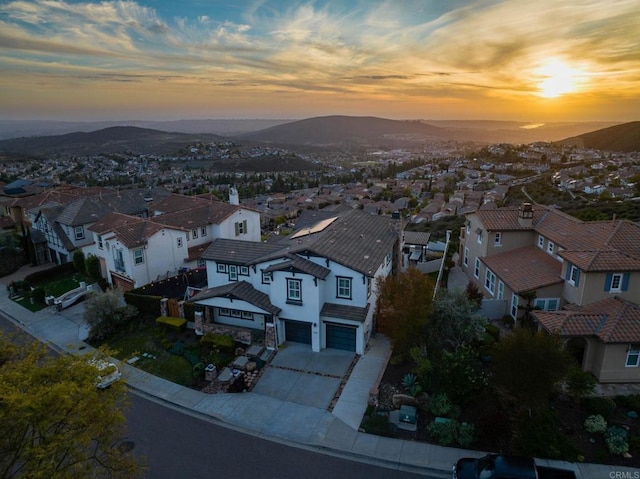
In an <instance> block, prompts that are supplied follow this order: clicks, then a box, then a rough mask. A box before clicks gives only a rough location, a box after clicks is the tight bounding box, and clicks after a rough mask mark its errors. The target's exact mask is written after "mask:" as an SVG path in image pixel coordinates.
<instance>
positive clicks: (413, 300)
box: [376, 267, 434, 359]
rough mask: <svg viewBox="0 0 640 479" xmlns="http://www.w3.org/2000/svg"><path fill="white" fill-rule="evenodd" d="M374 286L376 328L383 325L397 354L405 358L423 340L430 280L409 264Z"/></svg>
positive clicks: (428, 304)
mask: <svg viewBox="0 0 640 479" xmlns="http://www.w3.org/2000/svg"><path fill="white" fill-rule="evenodd" d="M377 288H378V293H379V296H378V303H377V316H376V321H377V323H378V328H379V329H382V328H381V327H383V328H384V331H385V333H387V334H388V335H389V338H390V339H391V342H392V343H393V351H394V354H395V355H396V357H398V358H401V359H408V357H409V351H410V349H411V348H412V347H414V346H421V345H423V344H424V342H425V340H426V334H427V324H428V317H429V312H430V309H431V303H432V301H433V288H434V284H433V281H432V280H431V279H430V278H429V277H428V276H426V275H424V274H422V273H421V272H420V271H418V269H417V268H413V267H411V268H409V269H408V270H407V271H405V272H402V273H400V274H399V275H397V276H387V277H386V278H382V279H380V280H378V284H377Z"/></svg>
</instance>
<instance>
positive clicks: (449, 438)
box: [427, 421, 458, 446]
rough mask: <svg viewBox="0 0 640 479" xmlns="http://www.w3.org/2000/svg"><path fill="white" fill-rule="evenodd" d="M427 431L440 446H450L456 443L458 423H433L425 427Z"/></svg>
mask: <svg viewBox="0 0 640 479" xmlns="http://www.w3.org/2000/svg"><path fill="white" fill-rule="evenodd" d="M427 431H428V432H429V434H430V435H431V436H432V437H433V439H434V440H435V441H436V442H437V443H438V444H440V445H441V446H450V445H451V444H453V443H455V441H456V436H457V432H458V423H457V422H456V421H446V422H435V421H434V422H432V423H430V424H429V425H428V426H427Z"/></svg>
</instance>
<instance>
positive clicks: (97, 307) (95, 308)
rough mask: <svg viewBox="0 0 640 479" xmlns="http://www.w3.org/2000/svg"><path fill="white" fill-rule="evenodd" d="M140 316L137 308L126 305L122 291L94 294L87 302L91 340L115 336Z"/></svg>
mask: <svg viewBox="0 0 640 479" xmlns="http://www.w3.org/2000/svg"><path fill="white" fill-rule="evenodd" d="M137 314H138V310H137V309H136V308H135V306H131V305H128V304H126V303H125V301H124V296H123V294H122V290H120V289H110V290H107V291H106V292H104V293H92V294H91V295H90V296H89V298H88V299H87V301H86V302H85V308H84V319H85V321H86V322H87V325H88V326H89V340H90V341H96V340H98V341H99V340H103V339H106V338H109V337H111V336H113V335H114V334H115V333H117V332H118V331H119V330H120V329H121V328H122V327H123V326H125V325H126V324H127V323H128V322H129V320H131V319H132V318H134V317H135V316H136V315H137Z"/></svg>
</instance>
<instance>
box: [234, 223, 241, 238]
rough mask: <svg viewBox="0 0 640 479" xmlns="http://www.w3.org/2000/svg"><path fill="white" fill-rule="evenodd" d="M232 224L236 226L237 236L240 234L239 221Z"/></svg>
mask: <svg viewBox="0 0 640 479" xmlns="http://www.w3.org/2000/svg"><path fill="white" fill-rule="evenodd" d="M234 226H235V227H236V236H238V235H239V234H240V225H239V223H234Z"/></svg>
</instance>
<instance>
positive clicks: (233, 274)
mask: <svg viewBox="0 0 640 479" xmlns="http://www.w3.org/2000/svg"><path fill="white" fill-rule="evenodd" d="M229 281H238V267H237V266H236V265H235V264H230V265H229Z"/></svg>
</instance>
